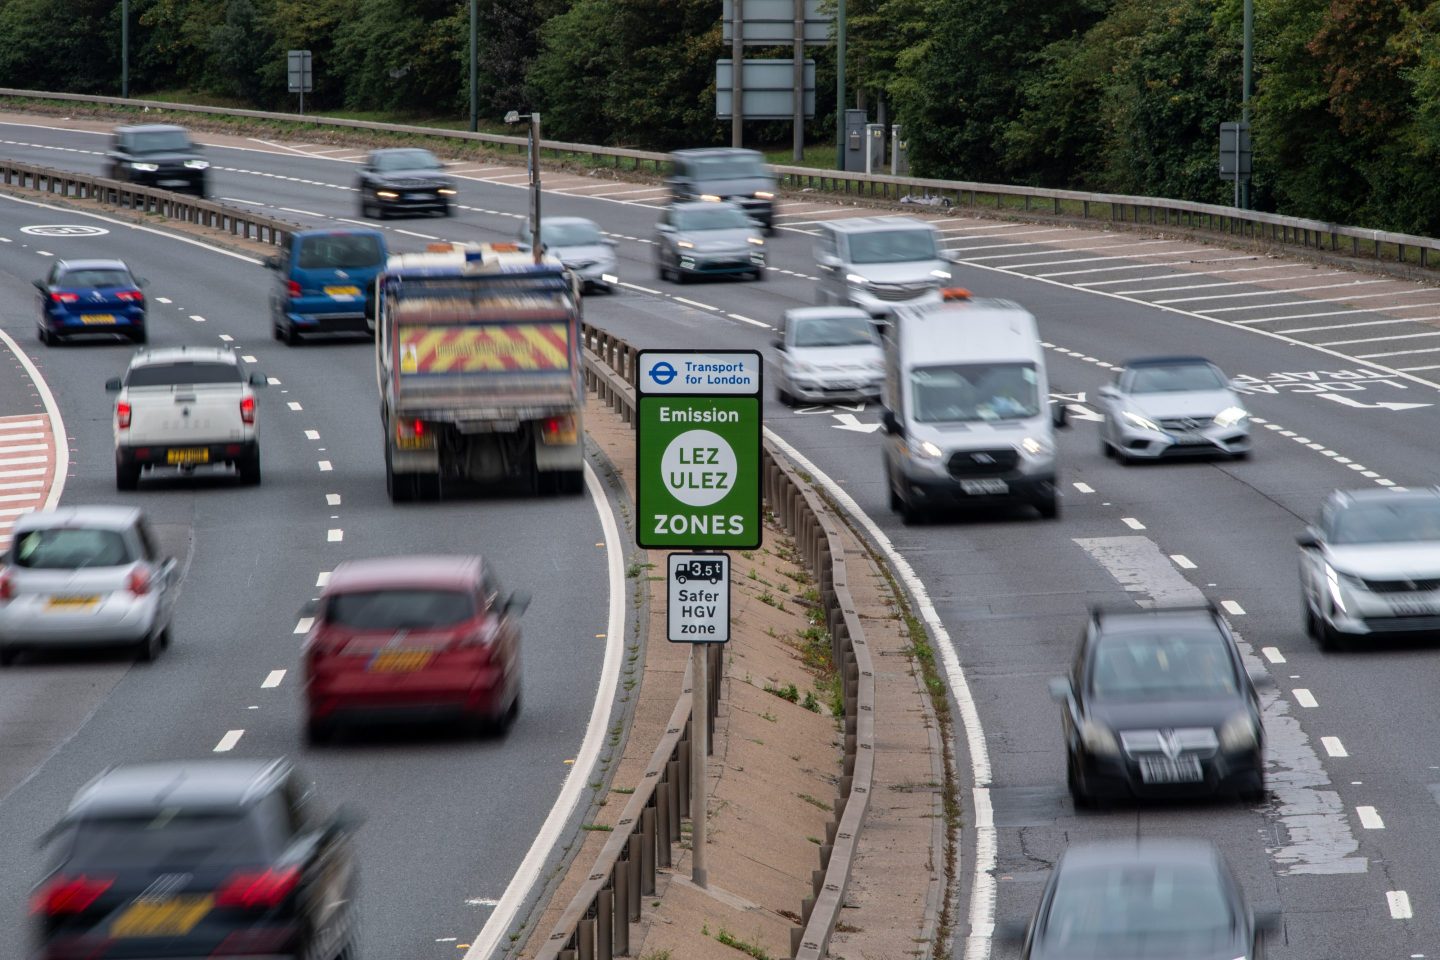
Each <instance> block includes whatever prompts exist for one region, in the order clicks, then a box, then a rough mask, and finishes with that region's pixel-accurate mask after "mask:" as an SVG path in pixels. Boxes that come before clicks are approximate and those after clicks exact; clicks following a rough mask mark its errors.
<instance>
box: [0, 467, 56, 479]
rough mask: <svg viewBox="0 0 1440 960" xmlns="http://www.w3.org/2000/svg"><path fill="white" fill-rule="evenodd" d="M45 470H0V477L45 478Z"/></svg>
mask: <svg viewBox="0 0 1440 960" xmlns="http://www.w3.org/2000/svg"><path fill="white" fill-rule="evenodd" d="M44 475H45V469H44V468H43V467H42V468H40V469H39V470H0V477H43V476H44Z"/></svg>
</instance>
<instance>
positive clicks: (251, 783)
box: [30, 760, 359, 960]
mask: <svg viewBox="0 0 1440 960" xmlns="http://www.w3.org/2000/svg"><path fill="white" fill-rule="evenodd" d="M318 806H319V805H318V801H317V799H316V798H315V796H314V794H313V792H312V790H311V789H310V787H309V785H308V784H306V783H305V782H304V781H302V779H301V778H300V777H299V775H298V774H297V773H296V771H295V770H294V769H293V768H292V767H291V766H290V765H289V764H288V763H286V762H285V761H283V760H270V761H266V760H200V761H190V762H171V763H154V764H145V765H138V766H130V767H117V768H112V769H111V770H109V771H107V772H106V773H104V774H102V775H101V776H100V777H98V778H96V779H95V780H93V781H92V782H91V783H90V784H89V785H88V786H86V787H84V788H83V789H81V791H80V792H79V793H78V794H77V795H76V796H75V799H74V800H73V801H72V802H71V804H70V809H69V810H68V811H67V812H66V813H65V816H64V817H63V819H61V821H60V823H59V824H57V825H56V826H55V827H54V828H52V829H51V830H50V831H49V833H48V834H47V835H46V846H47V848H48V849H49V850H50V851H51V857H52V859H51V866H50V868H49V871H48V873H47V875H46V876H45V878H44V880H42V881H41V883H40V884H39V885H38V886H37V887H36V888H35V890H34V893H33V895H32V897H31V904H30V906H31V913H32V915H33V917H34V920H35V925H34V930H35V939H36V945H37V949H36V952H35V953H34V957H35V958H36V960H75V958H78V957H84V958H86V960H141V958H144V960H154V958H158V957H176V958H179V957H217V956H227V957H230V956H234V957H267V958H269V957H274V958H280V957H285V958H297V960H298V958H300V957H305V958H316V960H340V958H350V957H354V956H356V955H357V954H356V952H355V950H356V944H357V943H358V934H359V910H358V905H357V904H356V900H355V897H356V893H357V889H358V884H357V879H358V878H357V868H356V863H355V858H354V854H353V852H352V849H351V847H352V844H351V834H352V833H353V831H354V827H355V823H354V820H353V817H351V816H350V815H348V814H346V813H345V812H343V811H341V812H338V813H335V814H331V815H328V816H327V815H324V814H322V813H321V811H320V810H319V808H318Z"/></svg>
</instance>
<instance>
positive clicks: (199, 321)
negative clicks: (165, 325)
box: [190, 313, 205, 323]
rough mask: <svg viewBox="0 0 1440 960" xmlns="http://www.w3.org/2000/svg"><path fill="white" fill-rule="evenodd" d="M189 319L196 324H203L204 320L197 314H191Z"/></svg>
mask: <svg viewBox="0 0 1440 960" xmlns="http://www.w3.org/2000/svg"><path fill="white" fill-rule="evenodd" d="M190 319H191V320H194V321H195V322H196V323H204V322H205V318H204V317H202V316H200V314H198V313H192V314H190Z"/></svg>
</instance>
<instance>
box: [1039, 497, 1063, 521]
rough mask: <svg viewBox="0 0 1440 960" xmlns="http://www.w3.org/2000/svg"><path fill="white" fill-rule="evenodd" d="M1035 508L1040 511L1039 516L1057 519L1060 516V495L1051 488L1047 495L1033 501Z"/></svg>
mask: <svg viewBox="0 0 1440 960" xmlns="http://www.w3.org/2000/svg"><path fill="white" fill-rule="evenodd" d="M1035 509H1036V510H1039V511H1040V517H1041V518H1042V519H1044V520H1055V519H1057V518H1058V517H1059V516H1060V495H1059V494H1057V493H1055V492H1054V491H1053V490H1052V491H1051V492H1050V495H1049V496H1048V497H1042V498H1041V499H1039V500H1037V501H1035Z"/></svg>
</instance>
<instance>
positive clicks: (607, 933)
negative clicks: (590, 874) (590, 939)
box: [595, 889, 615, 960]
mask: <svg viewBox="0 0 1440 960" xmlns="http://www.w3.org/2000/svg"><path fill="white" fill-rule="evenodd" d="M614 919H615V891H613V890H603V889H602V890H601V891H600V894H599V896H598V897H596V898H595V956H596V958H597V960H610V958H611V957H613V956H614V955H615V954H614V950H615V940H614V933H613V921H614Z"/></svg>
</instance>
